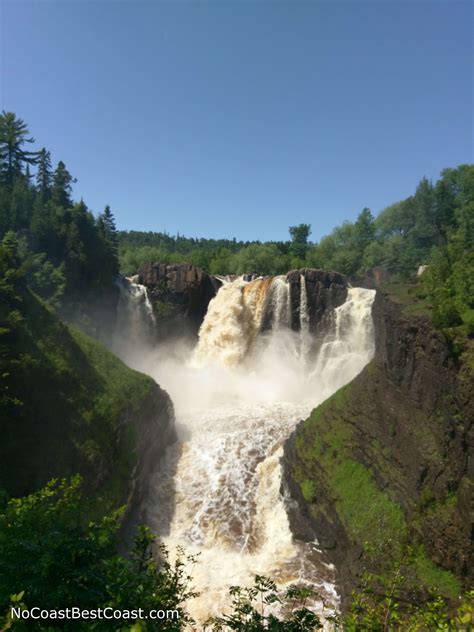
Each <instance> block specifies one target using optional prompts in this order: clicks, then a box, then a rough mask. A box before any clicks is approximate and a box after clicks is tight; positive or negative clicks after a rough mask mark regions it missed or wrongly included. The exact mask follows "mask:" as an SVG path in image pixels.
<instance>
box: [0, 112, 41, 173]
mask: <svg viewBox="0 0 474 632" xmlns="http://www.w3.org/2000/svg"><path fill="white" fill-rule="evenodd" d="M29 133H30V132H29V131H28V127H27V125H26V123H25V122H24V121H23V119H20V118H17V117H16V115H15V114H14V113H13V112H5V110H3V112H2V114H1V115H0V176H1V179H2V180H3V181H4V182H6V183H7V184H9V185H11V184H12V183H13V181H14V180H15V178H17V177H18V176H19V175H21V174H22V173H23V172H22V165H23V163H26V164H27V165H34V164H36V162H37V160H38V153H37V152H35V151H26V150H25V149H23V145H25V143H34V142H35V141H34V138H31V137H30V138H28V135H29Z"/></svg>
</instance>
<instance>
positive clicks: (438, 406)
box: [283, 291, 474, 600]
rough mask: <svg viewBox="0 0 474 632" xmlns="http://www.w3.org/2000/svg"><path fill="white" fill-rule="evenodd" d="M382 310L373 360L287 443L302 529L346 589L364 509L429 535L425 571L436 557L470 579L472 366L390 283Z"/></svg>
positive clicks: (361, 540)
mask: <svg viewBox="0 0 474 632" xmlns="http://www.w3.org/2000/svg"><path fill="white" fill-rule="evenodd" d="M373 318H374V326H375V337H376V355H375V358H374V360H373V361H372V362H371V363H370V364H369V366H367V367H366V368H365V369H364V370H363V371H362V372H361V373H360V374H359V375H358V376H357V377H356V378H355V379H354V380H353V382H351V384H349V385H348V386H346V387H344V389H341V391H339V392H338V393H337V394H336V395H335V396H333V397H332V398H330V399H329V400H328V401H327V402H325V403H324V404H322V405H321V406H320V407H319V408H318V409H316V410H315V411H314V412H313V414H312V415H311V417H310V418H309V419H308V420H306V421H304V422H302V423H301V424H300V425H299V426H298V428H297V429H296V431H295V432H294V433H293V435H292V436H291V437H290V439H289V441H288V442H287V444H286V445H285V454H284V458H283V466H284V481H285V482H284V487H285V488H286V491H287V492H289V496H290V498H289V501H288V509H289V516H290V521H291V524H292V529H293V532H294V533H295V536H296V537H300V538H303V539H308V540H312V539H314V538H317V539H318V541H319V543H320V546H321V547H322V548H323V549H324V550H325V551H326V552H327V554H328V557H329V558H330V560H331V561H333V562H334V563H335V565H336V567H337V569H338V574H339V588H340V590H341V592H342V595H343V599H344V600H346V599H347V596H348V595H350V592H351V590H352V589H353V588H354V587H355V586H356V585H357V581H358V577H359V575H360V573H361V570H362V569H363V567H364V565H365V561H366V557H367V556H366V553H365V550H366V544H365V540H366V539H367V538H370V537H371V535H370V533H368V532H367V528H368V525H369V523H367V525H366V527H364V528H363V529H361V525H360V520H361V519H362V522H363V521H364V520H365V518H364V514H365V515H366V516H372V515H373V516H374V519H373V522H375V523H377V524H373V525H369V526H370V527H371V528H372V529H373V532H372V533H373V534H374V535H375V537H377V533H379V532H381V531H383V530H384V529H385V530H387V533H388V531H389V529H391V528H393V533H394V536H395V538H397V531H398V532H403V533H405V531H404V530H406V534H408V537H409V538H411V540H412V542H413V544H416V545H417V546H419V547H422V548H419V549H417V551H419V557H420V559H427V562H426V563H425V562H423V563H421V562H420V564H419V569H418V570H419V572H420V574H422V571H423V564H424V566H425V567H426V565H427V564H431V563H432V562H433V563H434V564H436V565H437V566H436V568H438V569H440V573H438V571H436V573H438V574H437V575H436V578H437V579H439V581H440V583H441V584H443V582H444V584H446V585H455V582H456V581H459V582H460V586H464V587H467V586H468V585H469V583H470V582H472V578H473V572H474V560H473V559H472V550H473V548H472V535H473V523H474V520H473V499H472V475H473V459H472V454H473V452H472V446H473V436H472V422H473V419H474V388H473V379H472V377H473V376H472V368H471V367H469V366H468V365H467V364H466V363H463V362H462V361H460V360H459V359H458V358H456V356H455V354H453V351H452V349H451V347H450V344H449V342H448V340H447V339H446V338H445V336H444V335H443V333H441V332H438V331H436V330H435V329H434V328H433V326H432V324H431V321H430V319H429V317H427V316H415V315H413V314H410V313H406V312H404V311H403V306H402V305H400V304H397V303H395V302H394V301H392V300H391V299H390V297H389V296H388V295H387V294H385V293H383V292H381V291H378V292H377V296H376V299H375V302H374V307H373ZM354 481H356V482H354ZM364 485H365V487H364ZM351 486H352V487H351ZM364 494H365V495H364ZM351 503H352V504H351ZM354 503H356V504H355V505H354ZM358 512H359V513H358ZM371 512H372V513H371ZM361 517H362V518H361ZM375 517H376V518H375ZM367 520H369V519H368V518H367ZM369 522H370V521H369ZM423 556H425V557H423ZM443 569H444V571H443ZM446 571H449V572H450V573H451V574H452V577H453V582H451V581H450V580H449V573H446ZM443 573H444V575H443ZM425 575H427V574H426V573H425ZM432 575H433V576H434V575H435V573H434V572H433V573H432ZM446 578H447V579H446ZM445 580H446V581H445ZM423 581H424V578H423V577H422V576H421V575H420V585H421V584H422V583H423Z"/></svg>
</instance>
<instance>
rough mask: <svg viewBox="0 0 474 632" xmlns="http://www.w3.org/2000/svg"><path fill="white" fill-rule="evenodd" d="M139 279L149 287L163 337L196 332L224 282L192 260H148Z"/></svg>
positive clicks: (141, 269) (139, 274) (149, 293)
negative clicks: (178, 262) (157, 261)
mask: <svg viewBox="0 0 474 632" xmlns="http://www.w3.org/2000/svg"><path fill="white" fill-rule="evenodd" d="M136 279H137V282H138V283H141V284H143V285H144V286H145V287H146V288H147V291H148V296H149V298H150V301H151V303H152V305H153V309H154V312H155V315H156V317H157V329H158V332H157V333H158V335H159V336H160V337H169V336H182V335H186V334H188V333H190V334H193V335H196V334H197V332H198V331H199V327H200V325H201V323H202V321H203V319H204V316H205V314H206V312H207V307H208V305H209V301H210V300H211V299H212V298H214V296H215V295H216V293H217V290H218V289H219V287H220V286H221V285H222V282H221V281H219V280H218V279H217V278H216V277H213V276H211V275H209V274H207V273H206V272H204V271H203V270H201V269H200V268H198V267H197V266H194V265H191V264H189V263H181V264H164V263H152V262H149V263H145V264H144V265H143V266H142V267H141V268H140V270H139V271H138V275H137V276H136Z"/></svg>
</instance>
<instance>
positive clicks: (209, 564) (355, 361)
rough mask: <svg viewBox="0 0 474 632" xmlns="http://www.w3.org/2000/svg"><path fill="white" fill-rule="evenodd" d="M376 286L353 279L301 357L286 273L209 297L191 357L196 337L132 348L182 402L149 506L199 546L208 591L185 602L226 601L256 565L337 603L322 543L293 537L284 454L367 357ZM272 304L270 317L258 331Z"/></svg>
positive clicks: (196, 607) (179, 540) (202, 583)
mask: <svg viewBox="0 0 474 632" xmlns="http://www.w3.org/2000/svg"><path fill="white" fill-rule="evenodd" d="M303 287H304V286H303ZM304 289H306V288H304ZM373 296H374V292H373V291H371V290H362V289H359V288H355V289H350V290H349V293H348V299H347V301H346V303H345V304H344V305H342V306H340V307H339V308H338V309H336V310H334V313H333V316H332V322H331V325H330V327H329V331H328V332H327V334H326V336H325V337H324V340H323V341H322V343H321V345H320V351H319V353H318V354H317V356H316V357H314V358H311V357H306V358H305V355H306V356H307V354H308V353H309V349H310V346H309V345H308V344H306V342H304V339H307V337H308V336H309V319H308V318H307V313H306V310H307V298H306V292H305V293H304V295H303V293H302V295H301V299H300V310H303V312H304V313H303V314H300V316H301V322H302V332H300V333H295V332H292V331H290V329H289V328H288V325H289V322H290V302H289V291H288V285H287V284H286V282H285V280H284V278H282V277H275V278H273V279H258V280H256V281H252V282H250V283H245V282H244V281H243V280H241V279H238V280H236V281H232V282H227V283H225V284H224V286H223V287H222V288H221V289H220V290H219V292H218V295H217V297H216V298H215V299H214V300H213V301H211V303H210V305H209V308H208V312H207V315H206V318H205V321H204V323H203V325H202V327H201V331H200V339H199V343H198V345H197V347H196V349H195V350H194V352H193V354H192V358H191V361H189V356H190V351H189V349H186V348H182V349H177V348H176V347H175V348H173V349H172V350H171V349H166V348H161V349H158V350H157V351H156V353H155V354H144V355H142V356H141V357H137V356H135V358H134V360H133V363H134V364H135V366H137V368H140V369H142V370H145V371H146V372H148V373H150V374H151V375H152V376H153V377H154V378H155V379H156V381H157V382H158V383H159V384H160V385H161V386H162V387H164V388H165V389H166V390H167V391H168V392H169V393H170V395H171V398H172V400H173V402H174V404H175V408H176V414H177V424H178V432H179V436H180V441H179V443H178V444H177V445H175V446H173V447H172V448H171V449H170V450H169V451H168V455H167V460H166V463H165V465H164V467H163V469H162V471H161V472H159V473H157V475H156V479H155V481H154V485H153V487H154V490H155V497H154V498H153V500H152V503H151V505H152V506H151V509H150V517H151V520H152V523H153V524H154V526H155V528H156V530H157V532H158V533H160V535H162V537H163V540H164V542H165V544H166V545H167V546H168V547H169V549H170V550H171V551H173V550H175V549H176V547H177V546H182V547H184V548H185V549H186V550H187V551H188V552H190V553H199V562H198V564H197V565H196V567H195V568H194V569H193V577H194V582H195V586H196V588H197V590H198V591H199V592H200V593H201V596H200V597H198V598H197V599H194V600H192V601H191V602H190V603H189V604H188V609H189V610H190V612H191V614H192V615H193V616H195V618H196V619H197V620H198V621H200V622H202V621H204V620H205V619H206V618H207V617H208V616H209V615H210V614H216V613H221V612H223V611H224V610H225V608H226V607H227V605H228V596H227V591H228V588H229V586H231V585H235V584H239V585H250V584H252V582H253V577H254V576H255V574H263V575H268V576H271V577H272V578H273V579H275V580H276V581H277V583H278V585H279V586H281V587H285V586H288V585H290V584H293V583H296V582H304V583H310V584H312V585H314V586H315V587H316V588H317V589H318V590H319V591H320V592H321V594H322V595H323V596H324V598H325V599H326V600H327V602H328V604H329V606H330V607H333V608H337V606H338V596H337V593H336V591H335V588H334V570H333V569H332V567H330V566H329V565H327V564H326V560H325V558H324V556H323V555H322V554H321V553H320V552H319V551H318V549H317V543H312V544H311V543H309V544H304V543H300V542H296V541H293V538H292V534H291V531H290V528H289V523H288V518H287V515H286V511H285V507H284V502H283V499H282V497H281V495H280V485H281V467H280V462H279V460H280V456H281V454H282V444H283V442H284V441H285V439H286V438H287V437H288V436H289V434H290V433H291V432H292V430H293V429H294V428H295V426H296V424H297V423H298V422H299V421H300V420H301V419H304V418H305V417H307V415H308V414H309V412H310V411H311V410H312V409H313V408H314V407H315V406H316V405H318V404H319V403H320V402H322V401H323V400H324V399H326V398H327V397H328V396H330V395H331V394H332V393H334V392H335V391H336V390H337V389H338V388H339V387H341V386H342V385H344V384H346V383H347V382H349V381H350V380H351V379H352V378H353V377H354V376H355V375H357V373H358V372H360V370H361V369H362V368H363V367H364V365H365V364H366V363H367V362H368V361H369V360H370V358H371V356H372V354H373V334H372V319H371V306H372V301H373ZM268 310H271V314H272V319H271V328H270V330H269V331H267V332H265V333H261V332H260V328H261V326H262V323H263V320H264V317H265V314H267V315H268ZM313 606H314V608H315V610H318V609H319V610H320V611H321V608H322V606H321V604H318V603H314V604H313Z"/></svg>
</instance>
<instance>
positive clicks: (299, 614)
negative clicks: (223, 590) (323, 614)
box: [204, 575, 335, 632]
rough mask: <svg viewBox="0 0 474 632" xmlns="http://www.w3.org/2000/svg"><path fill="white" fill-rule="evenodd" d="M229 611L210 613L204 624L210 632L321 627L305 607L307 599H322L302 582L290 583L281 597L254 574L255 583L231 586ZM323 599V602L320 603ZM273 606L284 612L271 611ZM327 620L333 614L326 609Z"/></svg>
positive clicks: (297, 631) (292, 631)
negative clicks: (215, 615)
mask: <svg viewBox="0 0 474 632" xmlns="http://www.w3.org/2000/svg"><path fill="white" fill-rule="evenodd" d="M230 596H231V597H232V611H231V612H230V614H224V615H222V616H219V617H212V618H211V619H209V620H208V621H207V622H206V624H205V625H204V630H209V631H210V632H225V631H230V630H236V631H240V632H265V631H268V632H278V631H280V630H281V632H313V631H315V630H321V629H322V628H323V624H322V622H321V619H320V618H319V617H318V616H317V615H315V614H314V612H312V611H311V610H309V609H308V608H307V605H306V604H307V602H308V600H310V599H317V600H319V601H323V600H322V597H321V596H320V595H318V594H317V593H316V592H315V591H314V590H312V589H311V588H309V587H307V586H304V587H298V586H292V587H290V588H289V589H288V590H287V591H286V593H285V595H284V597H282V596H281V595H280V594H279V593H278V591H277V587H276V585H275V583H274V582H273V581H272V580H271V579H268V578H267V577H263V576H261V575H257V576H256V577H255V583H254V585H253V586H251V587H249V588H241V587H240V586H232V588H231V589H230ZM324 605H325V604H324V601H323V606H324ZM275 606H277V607H278V608H279V609H280V610H281V611H282V612H283V613H284V614H282V615H278V614H275V613H274V612H272V611H271V610H272V607H273V610H274V609H275ZM327 618H328V620H330V619H332V620H335V617H333V616H331V614H330V613H328V616H327Z"/></svg>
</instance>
